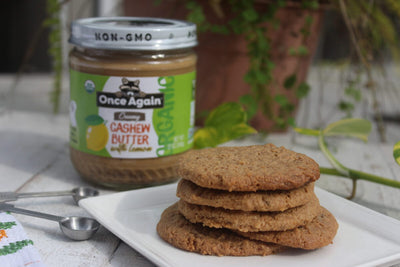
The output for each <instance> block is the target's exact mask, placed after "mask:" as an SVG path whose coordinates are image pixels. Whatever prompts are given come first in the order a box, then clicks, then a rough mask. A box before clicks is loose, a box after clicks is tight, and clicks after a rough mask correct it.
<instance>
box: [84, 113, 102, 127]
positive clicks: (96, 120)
mask: <svg viewBox="0 0 400 267" xmlns="http://www.w3.org/2000/svg"><path fill="white" fill-rule="evenodd" d="M85 121H86V123H87V124H88V125H92V126H94V125H99V124H102V123H104V119H103V118H102V117H100V116H99V115H97V114H93V115H89V116H87V117H86V118H85Z"/></svg>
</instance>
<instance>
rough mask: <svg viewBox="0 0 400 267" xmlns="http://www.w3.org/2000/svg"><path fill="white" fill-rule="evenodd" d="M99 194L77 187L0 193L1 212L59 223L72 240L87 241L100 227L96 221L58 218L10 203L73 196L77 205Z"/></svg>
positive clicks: (78, 217)
mask: <svg viewBox="0 0 400 267" xmlns="http://www.w3.org/2000/svg"><path fill="white" fill-rule="evenodd" d="M97 195H99V192H98V191H97V190H96V189H93V188H90V187H77V188H74V189H72V190H70V191H55V192H35V193H15V192H0V211H8V212H12V213H18V214H24V215H28V216H34V217H38V218H42V219H48V220H52V221H56V222H58V224H59V226H60V229H61V231H62V232H63V234H64V235H65V236H66V237H68V238H70V239H72V240H78V241H81V240H87V239H90V238H91V237H92V236H93V235H94V234H95V233H96V231H97V230H98V229H99V227H100V223H99V222H97V221H96V220H95V219H92V218H88V217H80V216H67V217H62V216H56V215H52V214H47V213H42V212H37V211H32V210H27V209H21V208H17V207H14V205H12V204H9V203H8V202H10V201H15V200H18V199H20V198H32V197H54V196H72V197H73V199H74V201H75V203H76V204H78V202H79V200H81V199H83V198H87V197H92V196H97Z"/></svg>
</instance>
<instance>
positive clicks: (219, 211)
mask: <svg viewBox="0 0 400 267" xmlns="http://www.w3.org/2000/svg"><path fill="white" fill-rule="evenodd" d="M178 207H179V211H180V212H181V214H182V215H183V216H184V217H185V218H186V219H187V220H189V221H190V222H192V223H201V224H203V225H204V226H208V227H214V228H228V229H232V230H238V231H241V232H258V231H285V230H288V229H294V228H296V227H298V226H301V225H305V224H307V223H308V222H310V221H312V220H313V219H314V218H315V217H316V216H317V215H318V212H319V201H318V199H317V198H316V197H315V198H313V199H312V200H311V201H310V202H308V203H307V204H305V205H303V206H299V207H295V208H291V209H288V210H286V211H283V212H255V211H250V212H249V211H238V210H226V209H223V208H213V207H209V206H201V205H194V204H190V203H187V202H185V201H183V200H179V202H178Z"/></svg>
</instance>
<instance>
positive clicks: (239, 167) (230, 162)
mask: <svg viewBox="0 0 400 267" xmlns="http://www.w3.org/2000/svg"><path fill="white" fill-rule="evenodd" d="M178 174H179V175H180V176H181V177H182V178H184V179H187V180H190V181H192V182H193V183H195V184H197V185H199V186H201V187H206V188H213V189H221V190H227V191H257V190H290V189H294V188H298V187H301V186H303V185H305V184H306V183H309V182H313V181H315V180H317V179H318V178H319V175H320V173H319V166H318V164H317V163H316V162H315V161H314V160H313V159H311V158H309V157H307V156H306V155H304V154H300V153H296V152H294V151H291V150H288V149H286V148H284V147H276V146H275V145H273V144H266V145H256V146H245V147H216V148H206V149H200V150H192V151H189V152H188V153H186V154H185V155H184V156H183V157H182V160H181V161H180V164H179V166H178Z"/></svg>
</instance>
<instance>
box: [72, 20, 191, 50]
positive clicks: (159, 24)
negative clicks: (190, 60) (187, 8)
mask: <svg viewBox="0 0 400 267" xmlns="http://www.w3.org/2000/svg"><path fill="white" fill-rule="evenodd" d="M69 42H70V43H72V44H74V45H77V46H81V47H87V48H98V49H110V50H169V49H178V48H188V47H193V46H196V45H197V37H196V25H195V24H193V23H190V22H186V21H181V20H171V19H160V18H140V17H98V18H84V19H79V20H76V21H73V22H72V24H71V36H70V39H69Z"/></svg>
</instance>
